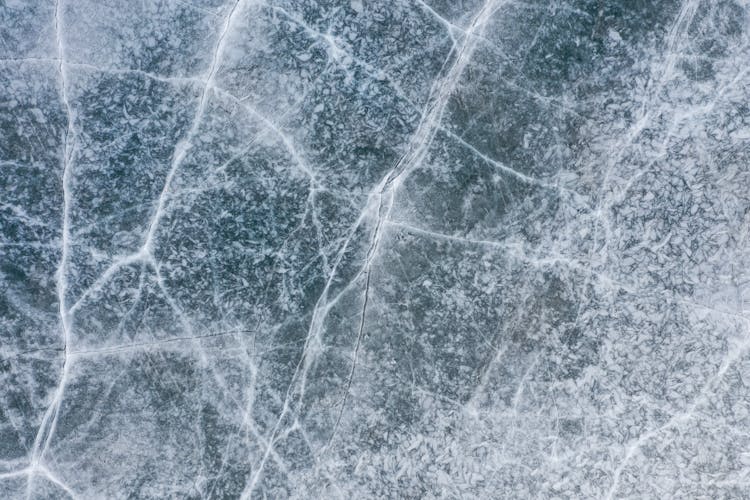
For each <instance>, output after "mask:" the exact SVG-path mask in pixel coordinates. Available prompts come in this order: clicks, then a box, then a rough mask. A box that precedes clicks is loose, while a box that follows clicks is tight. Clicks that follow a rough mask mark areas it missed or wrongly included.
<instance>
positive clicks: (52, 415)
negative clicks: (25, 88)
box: [26, 0, 76, 498]
mask: <svg viewBox="0 0 750 500" xmlns="http://www.w3.org/2000/svg"><path fill="white" fill-rule="evenodd" d="M61 22H62V0H58V2H57V3H56V4H55V39H56V40H55V41H56V45H57V52H58V59H59V65H58V71H59V73H60V91H61V98H62V102H63V106H64V108H65V113H66V117H67V126H66V129H65V132H64V135H63V158H62V170H63V172H62V193H63V207H62V237H61V248H60V263H59V265H58V268H57V273H56V278H57V285H56V289H57V301H58V308H59V312H60V327H61V329H62V337H63V339H62V341H63V361H62V363H63V366H62V374H61V375H60V381H59V382H58V385H57V388H56V389H55V392H54V395H53V397H52V402H51V403H50V405H49V406H48V408H47V411H46V412H45V413H44V416H43V417H42V423H41V424H40V426H39V429H38V430H37V434H36V437H35V438H34V445H33V447H32V449H31V456H30V459H31V464H30V466H29V469H28V471H27V473H28V476H27V483H26V496H27V498H31V494H32V491H33V478H34V475H35V474H42V475H44V476H46V477H47V478H48V479H50V480H51V481H52V482H54V483H56V484H57V485H58V486H60V487H61V488H63V489H64V490H65V491H66V492H67V493H68V494H70V495H71V496H72V497H73V498H75V497H76V495H74V494H73V493H72V491H71V490H70V488H68V487H67V486H65V485H64V484H63V483H62V482H61V481H59V480H58V479H56V478H54V477H53V475H52V474H51V473H50V472H49V471H48V470H47V469H46V468H45V467H44V466H42V465H41V464H40V462H41V460H42V459H43V456H44V453H45V452H46V451H47V448H48V447H49V444H50V441H51V439H52V436H53V434H54V431H55V427H56V425H57V417H58V415H59V411H60V405H61V403H62V398H63V393H64V392H65V384H66V382H67V379H68V373H69V371H70V350H71V345H70V315H69V314H68V312H67V309H66V302H65V293H66V290H67V281H66V268H67V265H68V259H69V251H70V204H71V195H70V177H71V168H72V166H71V160H72V153H73V149H72V135H73V113H72V109H71V106H70V101H69V100H68V85H67V81H66V75H65V59H64V58H65V48H64V45H63V39H62V27H61Z"/></svg>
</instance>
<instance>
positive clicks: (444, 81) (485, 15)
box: [241, 0, 498, 499]
mask: <svg viewBox="0 0 750 500" xmlns="http://www.w3.org/2000/svg"><path fill="white" fill-rule="evenodd" d="M497 4H498V0H487V2H486V3H485V4H484V5H483V7H482V8H481V9H480V10H479V12H478V14H477V15H476V16H475V17H474V19H473V21H472V22H471V25H470V27H469V28H468V29H467V30H466V33H465V35H464V43H463V45H462V46H461V48H460V49H459V50H457V51H456V50H452V51H451V54H450V55H449V59H450V57H452V56H453V55H454V53H455V55H456V58H455V61H454V62H453V64H452V65H451V66H450V68H449V69H448V71H447V72H446V73H445V75H444V77H442V78H438V79H436V81H435V82H434V83H433V86H432V89H431V91H430V97H429V98H428V102H427V104H426V106H425V109H424V110H423V112H422V115H421V118H420V121H419V124H418V126H417V129H416V131H415V133H414V135H413V136H412V138H411V140H410V142H409V144H408V146H407V149H406V153H405V154H404V155H402V156H401V158H399V160H398V162H397V163H396V164H395V166H394V167H393V168H392V169H391V170H389V171H388V172H387V173H386V175H385V176H384V177H383V179H382V181H381V182H380V183H378V185H377V186H376V187H375V188H374V189H373V191H372V192H371V193H370V196H369V197H368V202H367V203H366V204H365V207H364V208H363V210H362V212H361V213H360V216H359V217H358V218H357V219H356V221H355V222H354V224H353V225H352V226H351V229H350V231H349V232H348V236H347V238H346V239H345V241H344V243H343V245H342V246H341V250H340V251H339V252H338V255H337V259H336V263H335V264H334V266H333V267H332V270H331V274H330V276H329V279H328V281H327V283H326V285H325V286H324V289H323V291H322V292H321V295H320V296H319V298H318V300H317V302H316V305H315V307H314V308H313V312H312V318H311V320H310V329H309V331H308V334H307V338H306V341H305V345H304V347H303V350H302V354H301V356H300V359H299V362H298V363H297V368H296V369H295V372H294V374H293V375H292V378H291V381H290V383H289V387H288V389H287V391H286V397H285V400H284V405H283V407H282V410H281V412H280V414H279V417H278V419H277V421H276V424H275V425H274V427H273V429H272V431H271V433H270V437H269V439H267V442H268V446H267V448H266V451H265V453H264V455H263V457H262V458H261V461H260V464H259V465H258V467H256V471H255V473H254V474H253V476H252V479H251V481H250V483H249V484H248V485H247V487H246V488H245V490H244V491H243V493H242V495H241V498H243V499H247V498H250V497H251V496H252V494H253V492H254V491H255V489H256V487H257V486H258V484H259V481H260V479H261V477H262V474H263V468H264V466H265V463H266V461H267V459H268V456H269V454H270V452H271V448H272V447H273V446H274V444H275V441H276V437H277V435H278V434H279V431H280V427H281V425H282V423H283V421H284V419H285V417H286V416H287V414H288V412H289V411H290V408H291V399H292V397H293V394H294V392H295V387H296V385H297V384H298V381H300V380H304V379H305V377H306V374H307V371H308V370H309V368H310V366H311V365H312V363H313V361H314V360H313V359H310V358H311V354H312V353H311V351H312V350H313V347H314V346H315V344H318V343H319V342H320V339H319V335H320V333H321V330H322V326H323V323H324V320H325V316H326V313H327V310H328V309H327V307H326V303H327V297H328V291H329V290H330V286H331V284H332V282H333V278H334V275H335V274H336V272H337V267H338V264H339V263H340V262H341V260H342V258H343V254H344V253H345V251H346V249H347V247H348V245H349V244H350V243H351V240H352V238H353V237H354V234H355V233H356V231H357V230H358V229H359V228H360V227H361V225H362V224H364V223H365V221H366V220H367V219H368V218H369V217H368V216H369V215H370V214H371V213H373V211H374V212H375V217H376V221H375V223H374V230H373V236H372V240H371V241H372V244H371V247H370V249H369V251H368V258H367V259H366V261H365V263H364V265H363V267H362V268H361V269H360V271H359V272H358V273H356V274H355V276H354V278H353V279H352V280H350V281H355V280H357V279H358V278H359V277H360V276H362V275H365V276H366V282H367V283H369V279H370V276H371V271H372V261H373V259H374V257H375V256H376V254H377V252H378V249H379V246H380V241H381V238H382V226H383V224H384V222H385V221H387V220H388V217H389V215H390V211H391V209H392V206H393V197H394V194H395V190H396V189H397V188H398V187H399V185H400V183H401V182H402V181H403V179H404V178H405V177H407V176H408V175H409V174H410V173H411V171H412V170H413V169H415V168H417V167H418V166H419V164H420V162H421V161H422V159H423V158H424V156H425V154H426V152H427V149H428V148H429V145H430V144H431V141H432V138H433V137H434V135H435V133H436V131H437V130H438V127H439V123H440V120H441V119H442V115H443V112H444V110H445V106H446V105H447V102H448V99H449V97H450V95H451V94H452V92H453V89H454V88H455V85H456V84H457V82H458V80H459V79H460V77H461V75H462V74H463V72H464V69H465V67H466V65H467V64H468V62H469V60H470V59H471V55H472V53H473V52H474V50H475V48H476V45H477V43H478V40H477V37H475V36H473V34H474V32H475V31H477V30H481V29H482V28H483V27H484V25H485V23H486V22H487V21H488V20H489V18H490V16H491V15H492V13H493V12H494V11H495V9H496V8H497ZM384 198H388V200H389V203H388V205H383V200H384ZM374 200H377V203H373V201H374ZM368 300H369V290H368V289H367V287H366V292H365V296H364V299H363V303H364V307H363V310H362V313H361V320H360V321H361V322H362V321H364V320H363V319H362V318H364V316H365V315H366V313H367V311H366V304H367V302H368ZM364 327H365V325H364V324H361V331H358V339H357V345H356V347H355V350H356V351H357V353H358V351H359V348H360V345H361V337H362V335H363V332H364ZM353 363H354V364H356V361H353ZM353 376H354V372H353V370H352V372H351V373H350V377H349V379H350V380H351V379H352V378H353ZM303 387H304V385H303ZM346 392H347V393H348V392H349V388H347V391H346ZM344 402H345V401H344ZM340 411H343V409H342V410H340ZM331 439H333V434H332V437H331Z"/></svg>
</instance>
